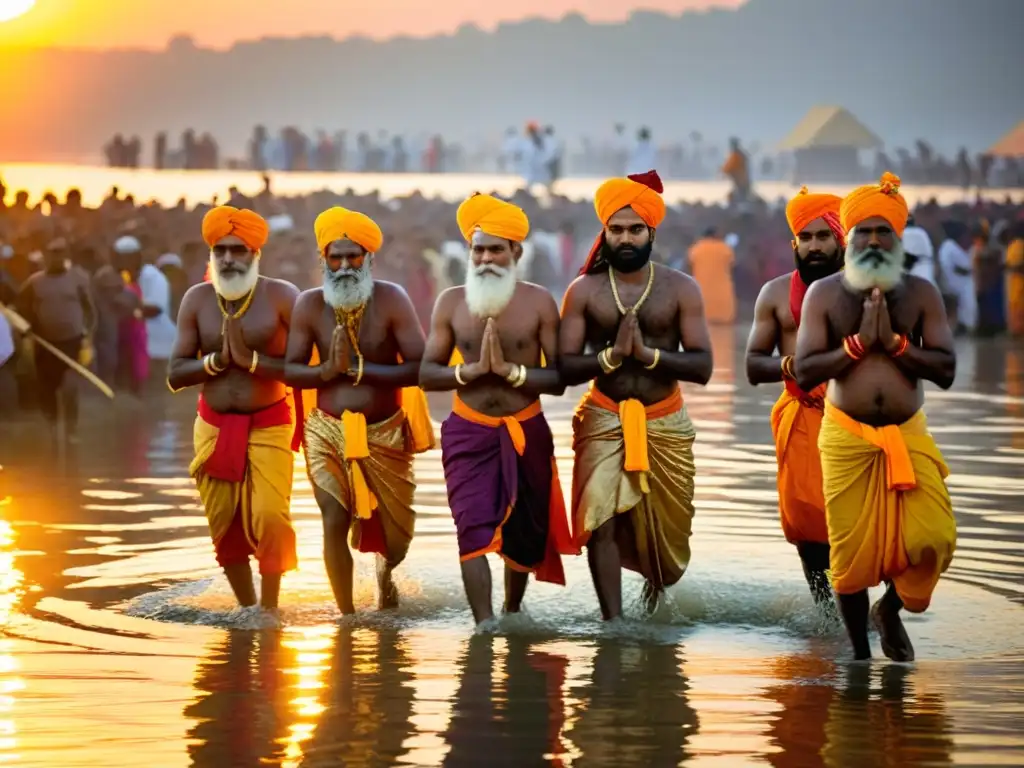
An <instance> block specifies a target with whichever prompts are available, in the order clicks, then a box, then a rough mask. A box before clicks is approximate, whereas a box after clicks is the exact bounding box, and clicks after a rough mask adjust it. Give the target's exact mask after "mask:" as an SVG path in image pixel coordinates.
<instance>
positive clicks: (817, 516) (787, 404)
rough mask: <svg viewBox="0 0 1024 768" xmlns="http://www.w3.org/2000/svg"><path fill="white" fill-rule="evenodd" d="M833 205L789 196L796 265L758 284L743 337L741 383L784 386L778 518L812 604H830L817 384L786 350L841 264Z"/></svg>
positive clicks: (778, 427) (776, 431) (777, 426)
mask: <svg viewBox="0 0 1024 768" xmlns="http://www.w3.org/2000/svg"><path fill="white" fill-rule="evenodd" d="M840 202H842V201H841V199H840V198H838V197H836V196H835V195H824V194H814V195H812V194H809V193H808V192H807V187H804V188H803V189H801V190H800V193H799V194H798V195H797V196H796V197H794V198H793V199H792V200H790V201H789V204H788V205H787V206H786V220H787V221H788V222H789V228H790V229H791V230H792V232H793V237H794V238H795V239H794V240H793V253H794V255H795V257H796V269H795V270H793V272H791V273H790V274H788V275H783V276H782V277H777V278H775V279H774V280H770V281H769V282H767V283H765V285H764V287H763V288H762V289H761V292H760V293H759V294H758V296H757V302H756V304H755V305H754V325H753V327H752V328H751V329H750V337H749V339H748V340H747V380H748V381H749V382H750V383H751V384H753V385H755V386H757V385H758V384H774V383H776V382H779V381H781V382H784V383H785V387H784V388H783V390H782V395H781V396H780V397H779V399H778V402H776V403H775V407H774V408H772V415H771V424H772V434H773V435H774V437H775V456H776V458H777V460H778V465H779V471H778V486H779V518H780V520H781V521H782V532H783V533H784V534H785V536H786V541H788V542H789V543H790V544H794V545H796V551H797V553H798V554H799V555H800V561H801V563H802V564H803V569H804V576H806V577H807V583H808V585H809V586H810V588H811V594H812V595H813V596H814V599H815V601H816V602H818V603H819V604H821V603H824V604H828V603H831V602H832V587H831V585H830V584H829V580H828V568H829V565H828V526H827V525H826V523H825V498H824V496H823V495H822V490H821V461H820V459H819V458H818V432H819V430H820V429H821V417H822V414H823V413H824V409H825V385H824V384H819V385H818V387H816V388H815V389H814V390H813V391H811V392H804V391H803V390H802V389H800V387H799V386H798V385H797V383H796V380H795V378H794V375H793V353H794V352H795V351H796V333H797V327H798V326H799V325H800V310H801V308H802V306H803V301H804V294H806V293H807V289H808V287H809V286H810V285H811V284H812V283H814V282H815V281H816V280H819V279H821V278H823V277H828V276H829V275H833V274H835V273H836V272H838V271H839V270H840V269H842V267H843V248H844V247H845V243H844V242H843V232H842V227H841V225H840V223H839V203H840ZM776 349H778V351H779V356H778V357H776V356H775V350H776Z"/></svg>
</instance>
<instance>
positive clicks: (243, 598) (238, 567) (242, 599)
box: [224, 561, 256, 607]
mask: <svg viewBox="0 0 1024 768" xmlns="http://www.w3.org/2000/svg"><path fill="white" fill-rule="evenodd" d="M224 575H225V576H227V577H228V584H230V585H231V591H232V592H234V593H235V599H236V600H238V604H239V605H241V606H242V607H248V606H250V605H256V588H255V587H254V586H253V583H252V568H251V567H250V566H249V563H248V561H246V562H244V563H234V564H232V565H226V566H224Z"/></svg>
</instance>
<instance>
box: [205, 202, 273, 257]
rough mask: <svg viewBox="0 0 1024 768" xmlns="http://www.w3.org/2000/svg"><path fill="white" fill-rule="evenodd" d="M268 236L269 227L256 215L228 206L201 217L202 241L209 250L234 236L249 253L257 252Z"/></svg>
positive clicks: (215, 209)
mask: <svg viewBox="0 0 1024 768" xmlns="http://www.w3.org/2000/svg"><path fill="white" fill-rule="evenodd" d="M269 234H270V227H269V226H268V225H267V222H266V221H265V220H264V218H263V217H262V216H260V215H259V214H258V213H255V212H253V211H247V210H245V209H239V208H233V207H232V206H230V205H219V206H217V207H216V208H212V209H210V210H209V211H208V212H207V214H206V215H205V216H204V217H203V240H205V241H206V244H207V245H208V246H210V247H211V248H213V246H215V245H216V244H217V243H219V242H220V241H221V240H223V239H224V238H225V237H229V236H231V235H234V236H235V237H237V238H238V239H239V240H241V241H242V242H243V243H245V247H246V248H248V249H249V250H250V251H258V250H259V249H260V248H262V247H263V246H264V245H265V244H266V242H267V237H268V236H269Z"/></svg>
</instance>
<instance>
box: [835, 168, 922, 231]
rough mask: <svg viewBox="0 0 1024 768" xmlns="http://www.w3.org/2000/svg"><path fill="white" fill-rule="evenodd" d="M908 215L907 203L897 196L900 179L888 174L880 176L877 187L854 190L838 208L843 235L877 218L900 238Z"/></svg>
mask: <svg viewBox="0 0 1024 768" xmlns="http://www.w3.org/2000/svg"><path fill="white" fill-rule="evenodd" d="M909 215H910V211H909V210H908V208H907V201H906V200H904V199H903V195H901V194H900V177H899V176H896V175H895V174H892V173H889V172H888V171H886V172H885V173H883V174H882V178H881V179H879V181H878V184H868V185H867V186H864V187H857V189H855V190H853V192H851V193H850V194H848V195H847V196H846V197H844V198H843V202H842V204H841V205H840V206H839V218H840V220H841V221H842V224H843V229H844V230H845V231H846V232H849V231H850V230H851V229H853V228H854V227H856V226H857V225H858V224H860V223H861V222H862V221H864V220H865V219H870V218H872V217H874V216H879V217H881V218H883V219H885V220H886V221H887V222H889V226H891V227H892V228H893V231H894V232H895V233H896V234H897V235H898V236H900V237H903V230H904V229H906V226H907V217H908V216H909Z"/></svg>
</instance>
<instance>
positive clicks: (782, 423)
mask: <svg viewBox="0 0 1024 768" xmlns="http://www.w3.org/2000/svg"><path fill="white" fill-rule="evenodd" d="M806 293H807V285H806V284H805V283H804V281H803V280H802V279H801V278H800V273H799V272H794V273H793V277H792V278H791V279H790V286H789V309H790V312H791V313H792V315H793V320H794V321H795V322H796V324H797V327H799V326H800V316H801V310H802V307H803V299H804V295H805V294H806ZM825 388H826V385H825V384H820V385H818V386H817V387H815V388H814V389H813V390H812V391H811V392H804V391H803V390H802V389H800V387H799V386H797V383H796V382H795V381H793V380H791V379H787V380H786V382H785V387H784V389H783V390H782V394H781V395H780V396H779V399H778V400H777V401H776V403H775V407H774V408H772V416H771V424H772V435H773V437H774V438H775V457H776V459H777V460H778V463H779V473H778V487H779V518H780V520H781V522H782V532H783V533H784V534H785V536H786V541H788V542H790V543H791V544H799V543H802V542H814V543H817V544H827V543H828V525H827V524H826V522H825V496H824V493H823V492H822V480H821V459H820V458H819V457H818V432H819V431H820V430H821V418H822V415H823V413H824V408H825Z"/></svg>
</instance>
